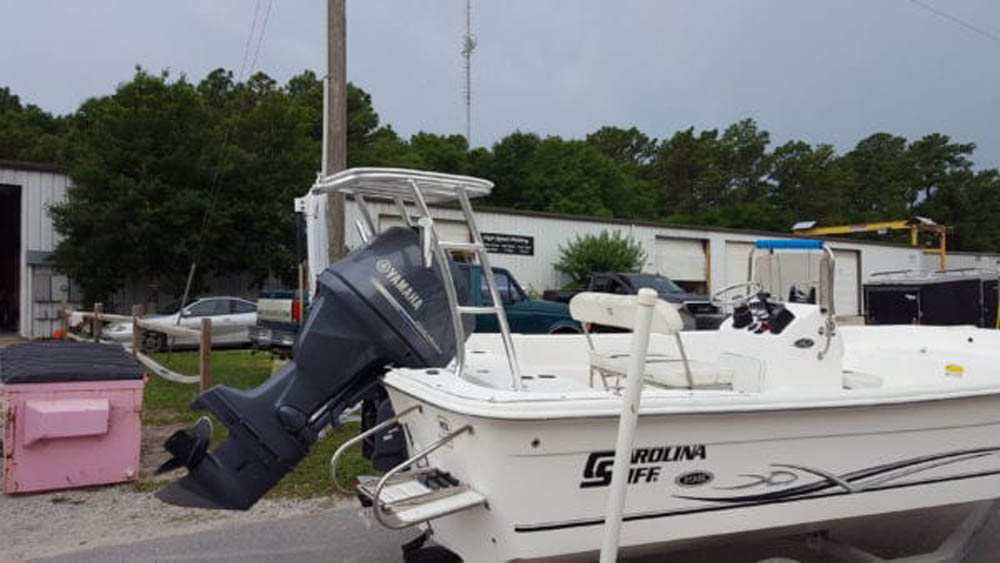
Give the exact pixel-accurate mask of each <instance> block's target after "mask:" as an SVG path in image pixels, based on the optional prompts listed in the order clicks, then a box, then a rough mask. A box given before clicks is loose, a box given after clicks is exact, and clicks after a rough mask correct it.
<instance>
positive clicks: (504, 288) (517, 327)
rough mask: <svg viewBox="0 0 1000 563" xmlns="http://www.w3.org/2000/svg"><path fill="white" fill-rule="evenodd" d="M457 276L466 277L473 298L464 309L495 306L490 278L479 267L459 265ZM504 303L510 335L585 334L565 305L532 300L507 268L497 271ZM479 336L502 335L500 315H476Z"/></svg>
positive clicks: (469, 299)
mask: <svg viewBox="0 0 1000 563" xmlns="http://www.w3.org/2000/svg"><path fill="white" fill-rule="evenodd" d="M457 266H458V272H456V275H461V276H465V277H466V279H465V281H467V282H468V288H469V295H468V298H467V300H466V302H465V303H463V305H492V304H493V301H492V300H491V299H490V294H489V289H488V288H487V286H486V276H484V275H483V269H482V267H481V266H479V265H478V264H458V265H457ZM493 276H494V277H495V278H496V282H497V290H498V291H499V292H500V300H501V301H503V308H504V312H506V313H507V323H508V324H509V325H510V331H511V332H515V333H520V334H575V333H580V332H582V331H583V329H582V327H580V324H579V323H577V322H576V321H574V320H573V318H572V317H570V315H569V306H567V305H566V304H565V303H553V302H550V301H542V300H540V299H532V298H531V297H529V296H528V294H527V293H525V291H524V290H523V289H521V285H520V284H518V283H517V280H516V279H514V276H512V275H511V274H510V272H508V271H507V270H505V269H503V268H493ZM476 332H500V326H499V324H498V322H497V317H496V315H476Z"/></svg>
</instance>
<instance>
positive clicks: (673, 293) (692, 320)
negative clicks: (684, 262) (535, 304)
mask: <svg viewBox="0 0 1000 563" xmlns="http://www.w3.org/2000/svg"><path fill="white" fill-rule="evenodd" d="M643 287H649V288H652V289H654V290H656V292H657V293H658V294H659V295H660V299H663V300H664V301H666V302H668V303H675V304H677V305H679V308H680V314H681V318H682V319H683V320H684V329H685V330H714V329H717V328H719V325H720V324H721V323H722V321H723V320H724V319H725V318H726V315H724V314H723V313H722V311H720V310H719V308H718V307H716V306H715V305H713V304H712V302H711V300H710V299H709V298H708V296H706V295H701V294H698V293H688V292H686V291H684V290H683V289H681V288H680V286H678V285H677V284H676V283H674V282H673V281H671V280H670V279H669V278H666V277H664V276H661V275H659V274H643V273H609V272H601V273H595V274H591V276H590V283H589V284H587V288H586V289H559V290H548V291H546V292H545V293H544V294H542V299H545V300H547V301H556V302H561V303H569V300H570V299H572V298H573V296H574V295H576V294H577V293H580V292H583V291H596V292H598V293H617V294H622V295H634V294H636V293H638V292H639V289H640V288H643Z"/></svg>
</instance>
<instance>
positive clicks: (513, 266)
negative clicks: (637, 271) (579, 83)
mask: <svg viewBox="0 0 1000 563" xmlns="http://www.w3.org/2000/svg"><path fill="white" fill-rule="evenodd" d="M370 206H371V209H372V214H373V215H375V216H376V217H381V216H395V215H397V211H396V208H395V206H393V205H390V204H383V203H371V204H370ZM434 212H435V214H436V216H439V217H442V218H445V219H449V220H457V219H461V213H460V212H459V211H458V210H457V209H443V208H435V209H434ZM346 219H347V222H346V224H347V225H348V229H349V231H348V233H347V244H348V246H349V247H350V248H356V247H357V246H358V245H359V244H360V242H361V239H360V237H359V236H358V234H357V232H356V231H355V230H354V227H353V225H355V223H356V222H357V221H359V220H361V214H360V212H359V211H358V210H357V207H356V205H355V204H354V202H353V201H349V202H348V205H347V208H346ZM476 219H477V223H478V225H479V229H480V230H481V231H483V232H487V233H501V234H508V235H521V236H529V237H533V239H534V254H533V255H532V256H520V255H511V254H491V255H490V258H491V260H492V262H493V265H494V266H497V267H502V268H508V269H510V270H511V271H512V272H513V273H514V275H515V277H516V278H517V279H518V280H519V281H520V282H521V284H522V285H523V286H524V287H525V289H527V290H529V291H531V292H533V293H536V294H540V293H541V292H543V291H544V290H546V289H554V288H559V287H563V286H564V285H565V284H566V283H567V281H568V278H566V276H564V275H563V274H560V273H559V272H558V271H556V269H555V268H554V267H553V264H555V263H556V262H557V261H558V260H559V254H560V253H559V247H560V246H561V245H563V246H564V245H566V244H567V243H569V242H571V241H572V240H573V239H574V238H575V237H576V236H577V235H581V236H582V235H585V234H599V233H600V232H601V231H604V230H608V231H611V232H614V231H619V232H621V233H622V234H623V235H629V236H632V237H633V238H635V239H636V240H637V241H638V242H639V243H640V244H641V245H642V246H643V248H644V249H645V251H646V264H645V265H644V266H643V270H645V271H648V272H656V271H671V268H672V267H673V266H676V265H670V264H662V263H661V264H658V263H657V261H660V262H664V261H668V260H671V256H670V253H669V252H666V251H664V249H663V248H662V247H663V244H662V242H663V241H669V242H674V243H680V242H683V241H690V242H691V243H692V244H691V247H692V248H694V247H695V246H697V245H701V247H703V248H704V252H705V258H704V259H705V263H706V264H707V267H706V272H705V274H706V275H705V277H706V278H707V279H706V280H705V286H706V287H708V288H709V289H710V290H711V291H717V290H719V289H721V288H722V287H724V286H726V285H728V284H731V283H735V282H737V281H745V280H746V273H747V256H748V255H749V251H750V249H751V248H752V244H751V243H753V242H754V241H755V240H757V239H760V238H773V237H775V236H778V237H780V236H781V235H776V234H774V233H755V232H749V231H729V230H719V229H717V230H713V229H707V228H698V227H692V228H679V227H671V226H655V225H649V224H624V223H617V222H610V221H607V222H605V221H600V220H596V219H590V218H586V219H584V218H576V217H552V216H540V215H536V214H530V213H527V214H525V213H518V212H498V211H483V212H479V213H477V216H476ZM382 222H384V223H386V224H388V222H385V221H382ZM658 241H659V242H660V243H661V244H659V248H658ZM830 245H831V247H832V248H833V249H835V250H836V251H838V256H839V257H842V258H844V260H843V262H844V263H843V264H840V263H838V268H837V279H836V284H837V291H836V293H837V297H836V307H837V312H838V314H840V315H859V314H861V313H862V311H861V285H862V284H863V283H865V282H866V281H867V280H868V279H870V278H871V275H872V274H873V273H875V272H880V271H886V270H909V269H917V270H919V269H921V268H925V269H926V268H927V265H928V264H929V260H933V261H935V263H936V260H937V257H935V256H926V257H925V256H922V253H921V252H920V250H918V249H914V248H909V247H905V246H899V245H887V244H877V243H871V242H866V241H857V242H854V241H843V240H835V241H832V242H831V244H830ZM855 257H856V258H855ZM684 258H685V259H686V260H687V261H688V262H690V261H691V257H690V256H687V257H684ZM847 258H850V259H847ZM698 263H699V264H700V262H698ZM998 265H1000V255H997V254H987V253H982V254H977V253H959V254H950V255H949V267H951V268H959V267H988V268H991V269H997V268H998ZM675 269H676V268H675ZM693 281H698V280H693Z"/></svg>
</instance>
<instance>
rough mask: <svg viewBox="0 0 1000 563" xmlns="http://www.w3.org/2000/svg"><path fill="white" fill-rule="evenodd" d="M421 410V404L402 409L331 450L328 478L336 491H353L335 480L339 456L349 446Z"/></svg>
mask: <svg viewBox="0 0 1000 563" xmlns="http://www.w3.org/2000/svg"><path fill="white" fill-rule="evenodd" d="M423 410H424V408H423V406H422V405H413V406H412V407H409V408H407V409H404V410H403V411H402V412H400V413H399V414H397V415H396V416H394V417H392V418H389V419H386V420H383V421H382V422H380V423H378V424H376V425H375V426H372V427H371V428H369V429H368V430H365V431H364V432H362V433H361V434H358V435H357V436H355V437H353V438H351V439H350V440H348V441H346V442H344V443H343V444H341V445H340V447H339V448H337V451H335V452H333V457H331V458H330V479H331V480H332V481H333V487H334V488H335V489H337V490H338V491H340V492H342V493H344V494H348V495H349V494H352V493H353V492H354V491H352V490H350V489H347V488H345V487H344V486H342V485H341V484H340V481H338V480H337V465H338V464H339V462H340V456H342V455H344V452H346V451H347V450H348V449H349V448H350V447H351V446H353V445H354V444H357V443H358V442H360V441H361V440H364V439H365V438H367V437H369V436H371V435H372V434H377V433H379V432H381V431H382V430H385V429H386V428H388V427H390V426H392V425H393V424H396V423H397V422H399V420H400V419H402V418H403V417H404V416H407V415H408V414H410V413H412V412H413V411H417V412H423Z"/></svg>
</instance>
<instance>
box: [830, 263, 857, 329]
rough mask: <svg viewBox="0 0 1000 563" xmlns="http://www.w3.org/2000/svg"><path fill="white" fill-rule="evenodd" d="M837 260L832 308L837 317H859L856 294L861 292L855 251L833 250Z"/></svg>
mask: <svg viewBox="0 0 1000 563" xmlns="http://www.w3.org/2000/svg"><path fill="white" fill-rule="evenodd" d="M833 255H834V257H835V258H836V259H837V270H836V272H835V273H834V278H833V294H834V295H833V308H834V311H835V312H836V314H837V316H838V317H840V316H853V315H860V314H861V308H860V307H859V306H858V294H859V293H860V292H861V279H860V275H859V274H858V272H859V271H860V268H859V267H858V265H859V262H860V259H859V257H858V251H857V250H834V251H833Z"/></svg>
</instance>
